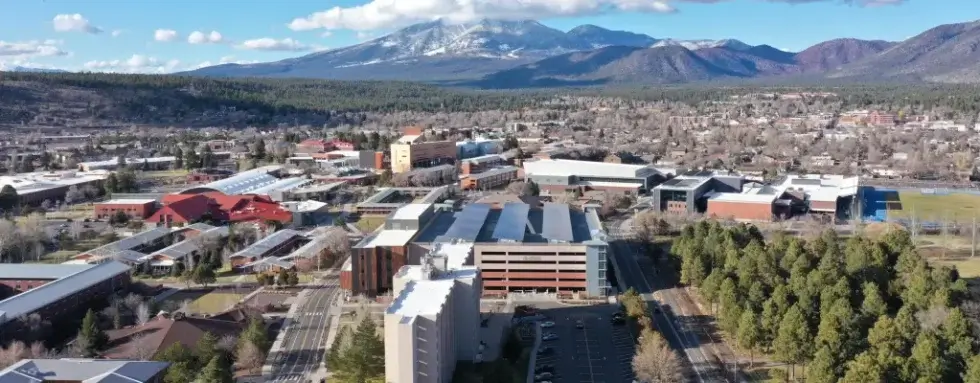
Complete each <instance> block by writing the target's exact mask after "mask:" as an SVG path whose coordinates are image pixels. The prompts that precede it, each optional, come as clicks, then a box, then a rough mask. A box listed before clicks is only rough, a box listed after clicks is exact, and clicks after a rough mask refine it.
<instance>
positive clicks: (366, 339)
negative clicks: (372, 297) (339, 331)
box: [337, 319, 385, 383]
mask: <svg viewBox="0 0 980 383" xmlns="http://www.w3.org/2000/svg"><path fill="white" fill-rule="evenodd" d="M384 370H385V365H384V342H383V341H382V340H381V338H380V337H378V334H377V327H376V326H375V324H374V321H372V320H370V319H364V320H362V321H361V323H359V324H358V325H357V329H356V330H355V331H354V334H353V336H352V339H351V345H350V348H348V349H347V352H346V353H345V354H344V356H343V363H342V364H341V368H340V369H339V370H338V371H337V373H338V375H339V377H340V379H341V380H342V381H345V382H353V383H365V382H367V381H368V380H370V379H375V378H378V377H381V376H382V375H384Z"/></svg>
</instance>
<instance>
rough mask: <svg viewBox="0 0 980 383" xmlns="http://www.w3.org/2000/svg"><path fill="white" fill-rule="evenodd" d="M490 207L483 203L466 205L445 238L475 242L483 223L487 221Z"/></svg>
mask: <svg viewBox="0 0 980 383" xmlns="http://www.w3.org/2000/svg"><path fill="white" fill-rule="evenodd" d="M490 207H491V206H490V205H488V204H482V203H473V204H469V205H466V207H464V208H463V210H462V211H460V212H459V213H458V216H457V217H456V221H455V222H453V225H452V226H450V227H449V230H448V231H446V234H445V235H444V237H446V238H447V239H456V240H460V241H466V242H473V241H475V240H476V237H477V236H479V235H480V229H481V228H483V223H484V222H486V220H487V215H489V214H490Z"/></svg>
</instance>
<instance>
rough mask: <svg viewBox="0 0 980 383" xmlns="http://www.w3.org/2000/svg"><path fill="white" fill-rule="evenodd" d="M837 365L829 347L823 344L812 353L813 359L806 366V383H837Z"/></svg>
mask: <svg viewBox="0 0 980 383" xmlns="http://www.w3.org/2000/svg"><path fill="white" fill-rule="evenodd" d="M838 370H839V367H838V365H837V358H836V357H835V354H834V353H833V351H831V350H830V347H827V346H823V347H820V349H819V350H817V353H816V354H814V355H813V361H811V362H810V363H808V364H807V366H806V381H807V382H808V383H837V377H838V376H840V374H839V373H838Z"/></svg>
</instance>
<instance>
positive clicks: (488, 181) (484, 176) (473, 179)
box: [459, 166, 520, 190]
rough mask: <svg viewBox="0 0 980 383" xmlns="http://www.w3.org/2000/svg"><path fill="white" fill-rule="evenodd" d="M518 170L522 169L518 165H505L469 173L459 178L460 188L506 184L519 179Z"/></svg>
mask: <svg viewBox="0 0 980 383" xmlns="http://www.w3.org/2000/svg"><path fill="white" fill-rule="evenodd" d="M518 170H520V169H519V168H518V167H516V166H503V167H499V168H496V169H491V170H487V171H485V172H482V173H476V174H469V175H466V176H463V177H462V178H461V179H460V180H459V184H460V189H463V190H489V189H493V188H496V187H501V186H506V185H507V184H509V183H510V182H511V181H513V180H515V179H517V173H518Z"/></svg>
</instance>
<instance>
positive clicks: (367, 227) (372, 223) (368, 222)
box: [354, 216, 385, 233]
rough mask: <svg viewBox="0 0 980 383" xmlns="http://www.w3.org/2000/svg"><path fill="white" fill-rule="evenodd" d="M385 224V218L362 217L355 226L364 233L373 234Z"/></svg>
mask: <svg viewBox="0 0 980 383" xmlns="http://www.w3.org/2000/svg"><path fill="white" fill-rule="evenodd" d="M384 223H385V217H375V216H362V217H361V218H360V219H358V220H357V222H354V226H357V229H358V230H360V231H362V232H364V233H371V232H373V231H374V230H376V229H377V228H379V227H381V225H384Z"/></svg>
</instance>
